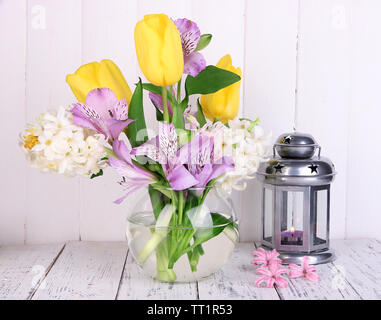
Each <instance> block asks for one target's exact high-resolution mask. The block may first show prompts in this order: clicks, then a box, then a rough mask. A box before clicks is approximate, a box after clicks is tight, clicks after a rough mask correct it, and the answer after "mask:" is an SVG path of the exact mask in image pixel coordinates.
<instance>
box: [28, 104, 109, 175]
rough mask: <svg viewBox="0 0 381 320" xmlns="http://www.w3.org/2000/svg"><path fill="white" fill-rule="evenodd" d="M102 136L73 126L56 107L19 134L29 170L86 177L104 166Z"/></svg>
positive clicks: (65, 112) (70, 117)
mask: <svg viewBox="0 0 381 320" xmlns="http://www.w3.org/2000/svg"><path fill="white" fill-rule="evenodd" d="M105 145H106V141H105V138H104V136H103V135H100V134H95V133H94V132H90V130H87V129H83V128H81V127H79V126H77V125H75V124H74V123H73V115H72V113H71V112H70V111H69V110H68V109H66V108H64V107H59V108H58V110H53V111H50V112H48V113H43V114H41V115H39V116H38V117H37V122H36V123H35V124H33V125H28V128H27V129H26V130H25V132H24V133H23V134H21V141H20V146H21V147H22V148H23V150H24V151H25V153H26V157H27V159H28V161H29V163H30V164H31V166H32V167H37V168H40V170H41V171H43V172H54V173H60V174H65V175H67V176H75V175H82V176H86V177H89V176H91V175H92V174H97V173H98V172H99V171H100V169H101V168H103V167H104V166H105V161H102V160H101V159H102V158H103V157H105V156H106V148H105Z"/></svg>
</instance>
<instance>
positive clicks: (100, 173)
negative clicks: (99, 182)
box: [90, 169, 103, 179]
mask: <svg viewBox="0 0 381 320" xmlns="http://www.w3.org/2000/svg"><path fill="white" fill-rule="evenodd" d="M100 176H103V170H102V169H101V170H99V172H98V173H94V174H92V175H91V177H90V179H94V178H97V177H100Z"/></svg>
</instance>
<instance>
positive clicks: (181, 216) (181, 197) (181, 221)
mask: <svg viewBox="0 0 381 320" xmlns="http://www.w3.org/2000/svg"><path fill="white" fill-rule="evenodd" d="M183 211H184V193H183V191H179V225H180V226H181V225H182V223H183Z"/></svg>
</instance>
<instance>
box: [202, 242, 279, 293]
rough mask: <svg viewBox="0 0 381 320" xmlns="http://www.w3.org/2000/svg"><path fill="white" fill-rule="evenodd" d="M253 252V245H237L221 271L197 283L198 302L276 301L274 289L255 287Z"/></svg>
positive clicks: (255, 276)
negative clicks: (252, 262)
mask: <svg viewBox="0 0 381 320" xmlns="http://www.w3.org/2000/svg"><path fill="white" fill-rule="evenodd" d="M254 250H255V247H254V244H253V243H239V244H238V245H237V247H236V248H235V250H234V252H233V254H232V256H231V258H230V259H229V260H228V262H227V263H226V265H225V266H224V267H223V268H222V269H221V270H219V271H217V272H216V273H214V274H213V275H212V276H210V277H209V278H207V279H205V280H202V281H199V282H198V292H199V298H200V300H225V299H226V300H243V299H250V300H251V299H253V300H263V299H265V300H278V299H279V296H278V294H277V292H276V290H275V289H267V288H257V287H256V286H255V281H256V279H257V275H256V274H255V267H254V266H253V265H252V264H251V261H252V260H253V257H252V255H251V252H253V251H254Z"/></svg>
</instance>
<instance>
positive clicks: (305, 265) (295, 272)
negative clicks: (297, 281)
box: [288, 257, 320, 282]
mask: <svg viewBox="0 0 381 320" xmlns="http://www.w3.org/2000/svg"><path fill="white" fill-rule="evenodd" d="M309 261H310V258H309V257H303V261H302V265H301V266H298V265H296V264H290V265H289V266H288V268H289V269H290V271H289V276H290V278H299V277H304V278H307V279H309V280H311V281H314V282H318V281H319V280H320V277H319V275H318V274H317V273H316V267H315V266H310V265H309Z"/></svg>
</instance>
